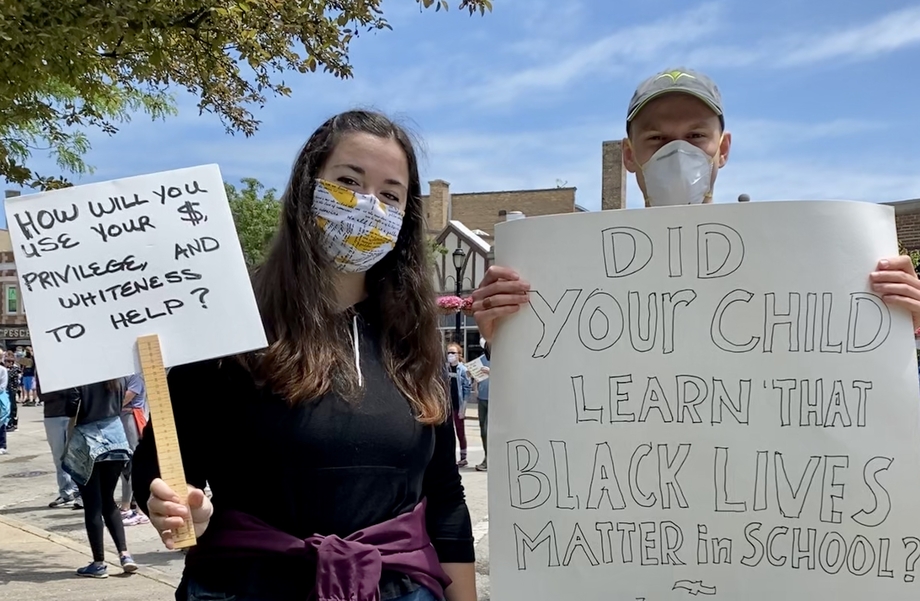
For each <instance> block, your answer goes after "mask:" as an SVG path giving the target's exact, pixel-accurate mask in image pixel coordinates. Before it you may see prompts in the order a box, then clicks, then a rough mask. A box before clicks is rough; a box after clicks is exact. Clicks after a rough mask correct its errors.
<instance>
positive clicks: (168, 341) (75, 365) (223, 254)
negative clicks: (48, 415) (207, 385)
mask: <svg viewBox="0 0 920 601" xmlns="http://www.w3.org/2000/svg"><path fill="white" fill-rule="evenodd" d="M6 216H7V223H8V227H9V230H10V237H11V238H12V242H13V251H14V254H15V258H16V269H17V271H18V273H19V282H20V288H21V290H22V294H23V306H24V307H25V309H26V312H27V315H28V319H29V329H30V331H31V334H32V345H33V347H34V348H35V356H36V362H37V365H38V368H39V372H40V376H41V384H42V389H43V390H58V389H61V388H66V387H71V386H78V385H81V384H87V383H91V382H99V381H102V380H107V379H110V378H115V377H121V376H125V375H128V374H131V373H136V372H139V371H140V365H139V364H138V362H137V353H136V351H135V349H136V346H135V343H136V341H137V338H138V337H139V336H144V335H148V334H157V335H158V336H159V338H160V345H161V348H162V353H163V361H164V363H165V365H166V366H173V365H181V364H184V363H191V362H194V361H199V360H204V359H210V358H213V357H220V356H226V355H232V354H234V353H239V352H244V351H250V350H253V349H257V348H261V347H264V346H265V345H266V340H265V332H264V330H263V327H262V322H261V319H260V317H259V311H258V307H257V306H256V302H255V298H254V296H253V293H252V286H251V285H250V282H249V276H248V274H247V271H246V265H245V261H244V259H243V254H242V250H241V248H240V243H239V239H238V238H237V235H236V230H235V228H234V225H233V218H232V215H231V213H230V207H229V205H228V204H227V197H226V192H225V190H224V184H223V180H222V178H221V175H220V170H219V169H218V167H217V165H206V166H202V167H193V168H188V169H179V170H176V171H168V172H164V173H155V174H152V175H143V176H139V177H131V178H126V179H121V180H115V181H109V182H103V183H97V184H89V185H85V186H78V187H74V188H67V189H64V190H57V191H54V192H46V193H42V194H35V195H30V196H22V197H19V198H12V199H7V200H6Z"/></svg>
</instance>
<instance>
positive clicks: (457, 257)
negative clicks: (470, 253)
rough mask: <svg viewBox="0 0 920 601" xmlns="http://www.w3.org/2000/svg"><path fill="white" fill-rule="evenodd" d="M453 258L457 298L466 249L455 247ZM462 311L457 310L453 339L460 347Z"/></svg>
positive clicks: (461, 340)
mask: <svg viewBox="0 0 920 601" xmlns="http://www.w3.org/2000/svg"><path fill="white" fill-rule="evenodd" d="M452 257H453V260H454V269H455V270H456V282H457V298H460V295H461V294H462V293H463V267H464V265H463V264H464V261H465V260H466V251H464V250H463V249H462V248H457V249H456V250H454V254H453V255H452ZM462 319H463V313H462V312H461V311H457V323H456V326H455V328H454V341H455V342H456V343H457V344H459V345H460V348H463V346H464V345H463V326H462V321H461V320H462Z"/></svg>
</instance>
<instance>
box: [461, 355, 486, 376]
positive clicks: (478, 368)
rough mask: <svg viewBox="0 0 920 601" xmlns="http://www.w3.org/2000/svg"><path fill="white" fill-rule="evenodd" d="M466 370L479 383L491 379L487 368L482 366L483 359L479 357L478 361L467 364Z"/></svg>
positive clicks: (474, 360)
mask: <svg viewBox="0 0 920 601" xmlns="http://www.w3.org/2000/svg"><path fill="white" fill-rule="evenodd" d="M466 369H467V370H468V371H469V372H470V375H471V376H473V379H474V380H476V381H477V382H482V381H483V380H488V379H489V372H488V371H486V366H485V365H483V364H482V357H477V358H476V359H473V360H472V361H469V362H467V363H466Z"/></svg>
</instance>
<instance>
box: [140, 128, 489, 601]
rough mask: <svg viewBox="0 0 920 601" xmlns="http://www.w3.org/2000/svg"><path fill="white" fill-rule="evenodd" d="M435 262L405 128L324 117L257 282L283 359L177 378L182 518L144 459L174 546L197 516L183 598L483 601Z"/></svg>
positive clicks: (266, 353)
mask: <svg viewBox="0 0 920 601" xmlns="http://www.w3.org/2000/svg"><path fill="white" fill-rule="evenodd" d="M428 269H429V268H428V256H427V251H426V246H425V228H424V219H423V215H422V204H421V184H420V182H419V174H418V166H417V162H416V156H415V151H414V149H413V147H412V143H411V142H410V140H409V137H408V136H407V134H406V133H405V132H404V131H403V130H402V129H401V128H400V127H398V126H396V125H394V124H393V123H392V122H391V121H389V120H388V119H387V118H386V117H384V116H382V115H379V114H375V113H370V112H364V111H354V112H348V113H343V114H341V115H338V116H336V117H334V118H332V119H330V120H328V121H327V122H326V123H324V124H323V125H322V126H320V128H319V129H318V130H317V131H316V132H314V133H313V135H312V136H311V137H310V139H309V140H308V141H307V143H306V145H305V146H304V147H303V149H302V150H301V151H300V154H299V156H298V157H297V159H296V161H295V164H294V168H293V172H292V174H291V180H290V182H289V184H288V187H287V190H286V191H285V193H284V196H283V210H282V216H281V224H280V228H279V231H278V234H277V236H276V239H275V240H274V242H273V245H272V248H271V250H270V252H269V254H268V257H267V259H266V261H265V263H264V264H263V265H262V266H260V267H259V268H258V269H257V270H256V272H255V274H254V276H253V280H254V281H253V288H254V291H255V295H256V298H257V301H258V303H259V308H260V311H261V315H262V319H263V322H264V325H265V329H266V333H267V335H268V339H269V347H268V348H267V349H265V350H263V351H260V352H256V353H252V354H250V355H247V356H244V357H240V358H233V359H223V360H213V361H205V362H202V363H198V364H194V365H187V366H180V367H174V368H173V369H172V370H171V371H170V373H169V385H170V395H171V397H172V401H173V408H174V413H175V421H176V429H177V433H178V437H179V443H180V446H181V448H182V451H183V453H182V454H183V463H184V466H185V473H186V476H187V478H188V480H189V482H190V485H189V495H188V506H185V505H183V504H181V503H180V502H179V497H178V496H177V495H176V494H175V492H174V491H172V490H170V488H169V487H168V486H167V485H166V484H165V483H164V482H163V481H162V480H159V479H155V476H156V475H157V465H156V448H155V441H153V440H152V439H151V434H154V435H155V432H154V431H151V430H150V429H149V428H148V430H146V431H145V433H144V437H143V439H142V440H141V443H140V445H139V446H138V448H137V453H136V455H135V458H134V485H135V486H134V489H135V490H137V491H141V490H149V491H150V496H149V499H148V500H146V501H147V502H146V503H145V502H144V501H145V500H144V499H142V498H141V495H139V496H138V501H139V505H140V506H141V507H140V508H141V510H142V511H144V512H145V513H146V514H147V515H148V516H149V517H150V521H151V523H152V524H153V525H154V526H155V527H156V529H157V530H158V531H159V532H160V534H161V536H162V537H163V540H164V542H165V544H166V546H167V547H168V548H172V547H173V546H174V545H173V538H174V537H173V531H174V530H175V529H176V528H179V527H180V526H181V525H182V524H183V523H185V520H186V518H189V519H190V520H191V522H192V523H193V524H194V527H195V532H196V533H197V534H198V536H199V537H200V538H199V539H198V544H197V545H196V546H195V547H193V548H192V549H190V550H189V552H188V555H187V557H186V566H185V573H184V575H183V579H182V583H181V586H180V587H179V589H178V590H177V593H176V598H177V599H178V600H180V601H185V600H189V601H198V600H201V599H209V600H221V599H224V600H229V599H234V600H235V601H254V600H258V601H288V600H290V601H295V600H296V601H306V600H307V599H308V598H310V599H319V600H325V599H330V600H331V599H350V600H351V599H354V600H355V601H370V600H372V599H381V600H383V601H391V600H396V599H399V600H400V601H433V600H435V599H447V600H448V601H475V599H476V590H475V571H474V563H473V562H474V560H475V558H474V554H473V537H472V529H471V527H470V517H469V511H468V509H467V507H466V503H465V501H464V494H463V486H462V484H461V481H460V474H459V471H458V470H457V466H456V462H455V457H454V440H453V437H454V433H453V427H452V423H451V421H450V420H448V415H447V414H448V407H447V404H446V402H445V395H446V390H445V389H444V381H443V363H442V361H443V356H444V355H443V352H442V350H441V349H442V347H441V341H440V334H439V332H438V329H437V327H438V314H437V311H436V307H435V303H434V291H433V289H432V287H431V284H430V282H431V279H430V277H429V272H428ZM241 423H245V432H246V436H245V437H242V438H241V437H240V428H241ZM241 442H245V444H241ZM205 483H207V484H208V485H210V488H211V490H212V492H213V497H212V499H208V498H206V497H205V495H204V493H203V492H202V488H203V487H204V486H205ZM189 508H190V509H189ZM432 543H433V546H432ZM394 553H398V555H394ZM378 594H379V596H378Z"/></svg>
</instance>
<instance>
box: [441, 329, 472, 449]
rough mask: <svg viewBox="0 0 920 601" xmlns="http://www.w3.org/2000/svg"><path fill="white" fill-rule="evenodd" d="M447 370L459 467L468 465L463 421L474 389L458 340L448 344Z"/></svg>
mask: <svg viewBox="0 0 920 601" xmlns="http://www.w3.org/2000/svg"><path fill="white" fill-rule="evenodd" d="M447 371H448V375H449V377H450V406H451V412H452V414H453V418H454V431H455V432H456V433H457V441H458V442H459V443H460V461H458V462H457V467H466V466H467V465H469V462H468V461H467V460H466V448H467V447H466V426H465V424H464V422H463V420H464V419H465V413H466V401H467V399H469V397H470V393H471V392H472V391H473V383H472V381H471V380H470V372H469V371H468V370H467V369H466V366H465V365H464V364H463V349H462V348H461V347H460V345H459V344H457V343H456V342H451V343H450V344H448V345H447Z"/></svg>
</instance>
